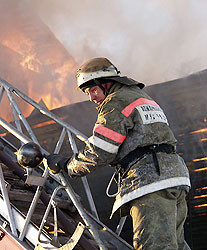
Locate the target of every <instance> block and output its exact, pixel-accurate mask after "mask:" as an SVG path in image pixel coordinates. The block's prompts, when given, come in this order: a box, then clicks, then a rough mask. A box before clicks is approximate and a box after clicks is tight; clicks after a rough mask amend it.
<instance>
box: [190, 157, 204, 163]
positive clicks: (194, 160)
mask: <svg viewBox="0 0 207 250" xmlns="http://www.w3.org/2000/svg"><path fill="white" fill-rule="evenodd" d="M206 160H207V157H203V158H200V159H193V160H192V161H193V162H198V161H206Z"/></svg>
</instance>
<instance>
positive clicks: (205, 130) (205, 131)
mask: <svg viewBox="0 0 207 250" xmlns="http://www.w3.org/2000/svg"><path fill="white" fill-rule="evenodd" d="M198 133H207V128H202V129H199V130H195V131H193V132H190V134H198Z"/></svg>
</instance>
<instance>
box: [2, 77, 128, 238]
mask: <svg viewBox="0 0 207 250" xmlns="http://www.w3.org/2000/svg"><path fill="white" fill-rule="evenodd" d="M4 93H6V94H7V96H8V99H9V102H10V106H11V110H12V113H13V117H14V121H15V125H16V128H15V127H14V126H12V125H11V124H9V123H8V122H6V121H5V120H4V119H2V118H1V117H0V126H2V127H3V128H4V129H5V130H7V131H9V132H10V133H11V134H13V135H14V136H15V137H16V138H18V139H19V140H20V142H21V143H22V144H25V143H27V142H30V141H34V142H35V143H37V144H38V145H39V142H38V140H37V138H36V137H35V135H34V133H33V131H32V129H31V127H30V125H29V124H28V122H27V120H26V119H25V117H24V115H23V113H22V112H21V110H20V108H19V107H18V105H17V103H16V101H15V99H14V97H13V94H14V95H16V96H17V97H18V98H20V99H21V100H23V101H25V102H26V103H28V104H30V105H32V106H33V107H34V108H35V109H37V110H39V112H40V113H42V114H43V115H45V116H47V117H49V118H50V119H52V120H54V121H55V122H56V123H57V124H59V125H61V126H62V128H63V129H62V132H61V134H60V137H59V139H58V141H57V143H56V147H55V151H54V153H59V151H60V149H61V147H62V144H63V141H64V139H65V136H66V135H67V136H68V140H69V143H70V145H71V149H72V151H73V152H74V153H77V152H78V149H77V145H76V142H75V140H74V136H76V137H77V138H78V139H79V140H81V141H83V142H84V143H85V144H87V145H88V147H91V146H90V143H89V142H88V138H87V137H86V136H85V135H83V134H82V133H81V132H79V131H78V130H76V129H75V128H74V127H72V126H71V125H69V124H68V123H66V122H65V121H63V120H61V119H60V118H59V117H57V116H56V115H55V114H53V113H52V112H50V111H49V110H47V109H46V108H44V107H41V106H40V105H39V104H38V103H36V102H35V101H34V100H32V99H31V98H29V97H28V96H26V95H25V94H23V93H22V92H21V91H19V90H18V89H16V88H15V87H13V86H12V85H11V84H9V83H8V82H6V81H5V80H3V79H1V78H0V103H1V101H2V98H3V95H4ZM21 122H22V124H23V125H24V127H25V128H26V130H27V132H28V134H29V136H30V138H28V137H27V136H25V135H24V134H23V133H22V127H21ZM42 152H43V153H44V154H45V155H48V152H47V151H45V150H44V149H43V148H42ZM47 175H48V170H47V168H45V171H44V174H43V176H44V177H45V178H46V177H47ZM51 177H52V178H53V179H54V180H55V181H56V182H58V183H60V180H58V179H57V178H56V177H54V176H53V175H51ZM81 179H82V182H83V186H84V189H85V192H86V195H87V198H88V202H89V205H90V208H91V213H92V215H93V217H94V218H95V219H96V220H97V221H99V218H98V213H97V210H96V207H95V203H94V201H93V198H92V194H91V191H90V187H89V184H88V181H87V178H86V177H82V178H81ZM40 192H41V187H38V188H37V191H36V193H35V195H34V198H33V201H32V203H31V206H30V209H29V211H28V214H27V218H26V220H25V225H24V227H23V229H22V230H21V231H20V232H21V233H20V239H21V240H22V239H23V238H24V236H25V233H26V231H27V227H28V225H29V221H30V219H31V216H32V213H33V211H34V208H35V206H36V204H37V200H38V199H39V195H40ZM120 222H121V227H120V225H119V226H118V228H119V229H118V231H117V232H118V234H120V232H121V231H120V230H121V229H122V227H123V222H124V221H123V220H122V221H120Z"/></svg>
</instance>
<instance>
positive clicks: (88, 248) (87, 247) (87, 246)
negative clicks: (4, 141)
mask: <svg viewBox="0 0 207 250" xmlns="http://www.w3.org/2000/svg"><path fill="white" fill-rule="evenodd" d="M0 160H1V162H2V163H4V164H5V165H6V166H7V167H8V168H10V169H12V170H13V171H14V172H15V174H16V175H18V176H19V177H20V178H21V179H22V180H23V181H25V180H26V176H25V171H24V169H23V168H20V167H19V165H17V164H16V163H15V162H14V161H13V160H11V158H10V156H9V155H8V154H7V153H5V152H1V151H0ZM30 188H31V190H33V191H35V187H33V186H31V187H30ZM40 199H41V201H42V202H43V203H44V204H45V206H46V207H47V205H48V203H49V200H50V198H49V195H48V194H47V193H46V192H45V191H44V190H42V193H41V195H40ZM57 216H58V218H59V221H60V223H61V225H62V226H63V230H64V231H65V232H66V233H68V234H71V235H72V234H73V232H74V231H75V227H74V225H73V224H71V222H70V221H69V220H68V218H67V217H66V216H65V214H64V213H63V212H62V211H61V210H60V209H59V208H57ZM79 244H80V246H81V247H82V248H83V249H84V250H97V248H95V247H94V246H93V245H92V244H91V243H90V242H89V241H88V239H86V238H85V236H82V237H81V238H80V240H79Z"/></svg>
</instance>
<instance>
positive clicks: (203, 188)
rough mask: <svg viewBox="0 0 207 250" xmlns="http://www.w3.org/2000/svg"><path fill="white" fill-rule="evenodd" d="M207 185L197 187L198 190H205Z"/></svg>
mask: <svg viewBox="0 0 207 250" xmlns="http://www.w3.org/2000/svg"><path fill="white" fill-rule="evenodd" d="M205 189H207V187H202V188H196V190H205Z"/></svg>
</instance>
